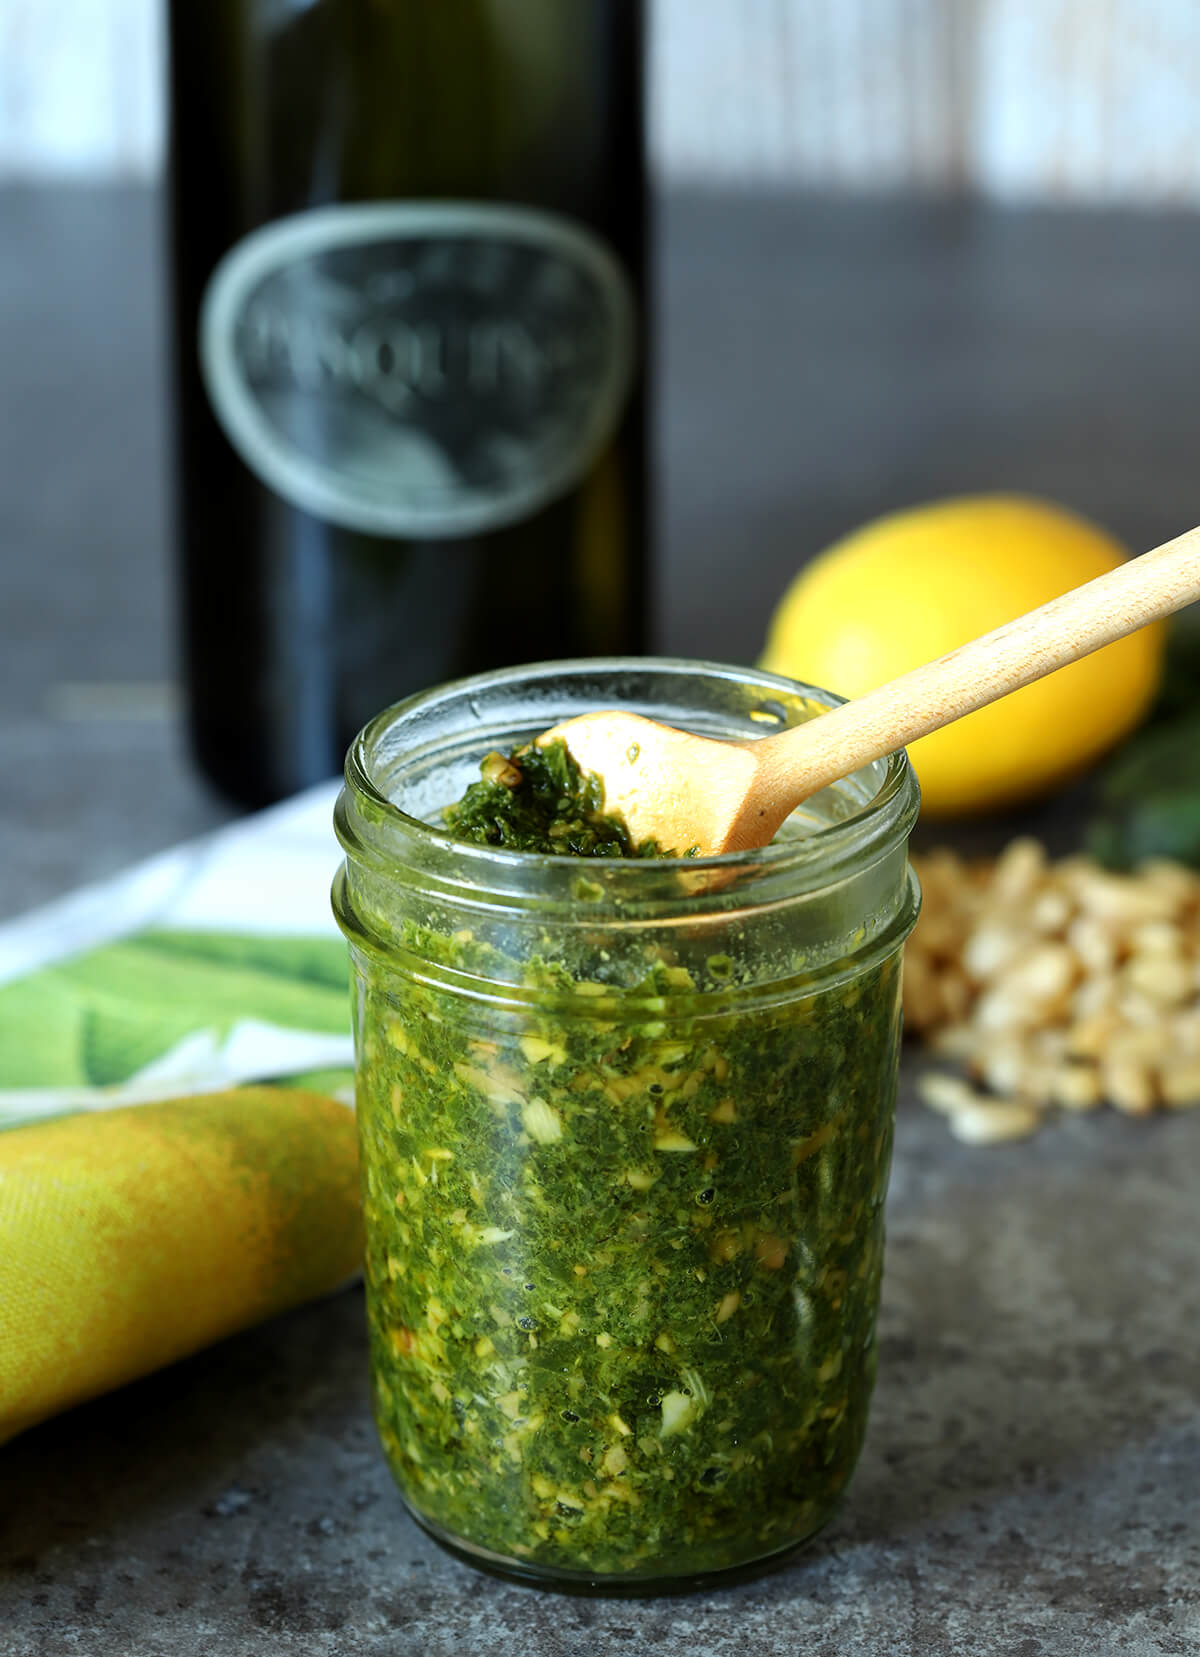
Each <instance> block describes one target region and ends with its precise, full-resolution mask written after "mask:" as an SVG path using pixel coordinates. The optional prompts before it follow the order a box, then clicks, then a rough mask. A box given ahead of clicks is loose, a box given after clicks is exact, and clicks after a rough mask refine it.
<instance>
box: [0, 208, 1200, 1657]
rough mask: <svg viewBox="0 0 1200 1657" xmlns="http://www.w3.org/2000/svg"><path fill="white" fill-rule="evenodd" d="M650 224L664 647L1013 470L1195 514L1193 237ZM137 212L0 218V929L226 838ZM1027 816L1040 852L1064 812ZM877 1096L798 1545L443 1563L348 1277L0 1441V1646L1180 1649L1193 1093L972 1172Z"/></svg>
mask: <svg viewBox="0 0 1200 1657" xmlns="http://www.w3.org/2000/svg"><path fill="white" fill-rule="evenodd" d="M665 224H666V237H665V243H664V260H663V293H664V304H663V320H664V330H663V332H664V339H665V351H664V363H663V375H662V382H661V383H662V410H663V418H662V424H661V439H660V445H661V475H662V478H663V525H664V555H663V560H662V563H661V566H660V615H661V618H662V620H661V624H660V641H661V642H662V643H663V644H664V645H665V646H666V647H667V648H670V649H676V650H682V651H685V652H688V653H693V654H713V655H723V656H727V657H730V658H733V659H738V658H742V659H745V658H747V657H749V656H750V655H752V654H753V653H754V651H755V649H756V648H757V644H758V640H759V634H760V632H761V625H762V619H763V616H764V614H765V608H766V606H767V605H769V603H770V602H771V600H772V599H773V597H774V596H775V594H776V593H777V592H778V591H779V590H780V588H781V587H782V585H783V582H784V581H785V580H786V579H787V576H788V574H789V573H790V571H791V569H792V567H793V565H794V564H795V563H796V562H797V561H798V560H799V559H800V558H801V557H802V556H804V555H805V554H806V553H807V552H809V551H811V550H813V549H814V548H815V547H816V546H818V545H820V544H821V542H822V541H824V540H825V539H826V538H828V536H829V535H831V534H833V533H835V532H837V531H838V530H840V529H842V528H846V527H849V526H850V525H851V524H852V523H853V522H855V521H856V520H858V519H860V518H861V517H863V516H864V515H865V514H866V513H867V512H869V511H873V510H877V509H879V508H881V507H884V506H891V505H899V504H903V503H904V502H905V501H907V500H912V499H919V498H921V497H922V496H925V495H929V494H932V493H936V492H939V491H942V490H947V489H954V488H976V487H983V486H989V485H1000V484H1017V483H1020V484H1023V485H1025V486H1027V487H1036V488H1040V489H1042V490H1045V491H1046V492H1048V493H1050V494H1053V495H1056V496H1058V497H1059V498H1062V499H1065V500H1068V501H1070V502H1073V503H1074V504H1076V505H1078V506H1080V507H1083V508H1085V509H1088V510H1091V511H1093V512H1095V513H1096V514H1097V515H1099V516H1100V517H1102V518H1104V519H1105V520H1106V521H1107V522H1109V523H1111V524H1112V525H1113V526H1114V527H1115V528H1117V529H1118V530H1120V531H1121V532H1122V533H1124V534H1125V535H1127V536H1128V537H1129V539H1130V540H1131V541H1132V542H1134V543H1135V544H1149V543H1150V542H1151V541H1153V540H1154V539H1157V538H1161V536H1163V535H1166V534H1168V533H1170V532H1171V531H1172V530H1176V529H1178V528H1180V527H1182V523H1183V520H1184V519H1186V518H1188V517H1189V516H1190V515H1192V514H1193V513H1194V509H1195V497H1194V478H1195V458H1194V457H1195V447H1196V438H1197V435H1198V429H1200V415H1197V413H1196V411H1195V399H1194V390H1193V388H1194V383H1195V370H1196V363H1197V359H1198V357H1200V307H1198V306H1197V305H1196V303H1195V292H1196V273H1197V272H1200V224H1197V223H1194V222H1193V221H1192V220H1190V219H1186V218H1179V219H1159V218H1144V219H1143V218H1140V217H1138V216H1136V215H1130V216H1126V217H1120V216H1105V217H1103V218H1096V217H1090V216H1088V215H1083V214H1079V215H1069V214H1006V213H1002V212H997V211H989V212H980V211H975V210H971V209H968V208H942V209H937V210H934V209H929V208H924V207H908V208H905V207H903V206H899V205H891V206H889V207H887V208H876V207H872V206H870V205H852V206H841V207H834V206H828V205H822V204H811V203H808V204H806V203H802V202H794V201H788V200H784V199H779V200H774V201H772V200H762V201H740V200H733V199H719V198H713V199H708V200H706V199H703V198H695V199H683V200H679V201H672V202H671V203H669V204H668V211H667V213H666V215H665ZM154 230H155V203H154V201H153V198H151V197H150V196H148V195H142V194H139V193H137V192H122V191H115V190H114V191H109V192H97V193H95V194H92V193H89V192H87V191H72V190H63V191H57V192H32V193H30V192H19V191H8V192H4V191H0V364H2V372H0V774H2V775H3V786H2V788H0V916H2V915H6V914H13V913H16V912H17V911H18V910H20V909H23V908H25V907H28V906H29V905H30V904H31V903H33V902H34V901H38V900H41V899H43V898H46V897H50V896H53V895H54V894H55V893H57V892H59V891H62V890H64V889H66V888H68V887H69V886H71V885H73V884H75V883H76V882H77V881H79V880H81V879H84V878H90V877H93V876H96V875H101V874H104V873H108V872H111V871H112V870H114V869H116V868H118V867H120V866H122V865H123V864H125V863H127V862H129V861H130V860H131V859H133V858H135V857H137V856H140V855H142V854H144V853H146V852H149V851H152V850H154V849H156V848H157V847H159V846H162V845H166V844H169V843H170V842H172V841H173V840H175V839H178V838H180V837H181V836H182V835H184V834H189V833H194V832H199V831H201V830H202V829H204V828H205V827H207V826H210V825H212V824H213V823H215V822H217V821H219V820H221V819H222V818H223V817H224V816H225V815H226V808H225V807H224V806H223V805H222V804H221V803H220V802H219V801H217V800H215V799H214V798H213V797H212V796H211V795H210V794H209V793H208V792H207V790H206V789H205V788H204V786H203V784H202V783H201V782H199V780H198V779H197V778H196V777H195V775H194V773H192V771H191V770H190V768H189V766H188V764H187V761H186V757H185V756H184V754H183V752H182V750H181V746H180V738H179V730H178V724H177V721H176V718H175V716H174V715H172V714H171V713H170V711H169V707H168V706H167V704H166V703H165V701H164V699H163V697H162V696H161V694H160V693H159V692H158V691H157V690H156V689H155V688H154V687H155V686H160V685H162V684H163V683H164V682H167V683H169V681H170V678H171V674H172V653H171V649H170V627H169V620H168V618H169V610H170V601H169V560H168V558H167V556H166V550H165V545H164V529H163V511H162V502H163V494H162V462H163V441H162V423H163V415H162V407H161V402H160V399H159V394H158V391H159V367H158V363H159V355H158V352H159V334H158V326H159V325H158V315H159V312H158V306H157V290H156V287H155V269H154V263H153V250H154V246H155V242H154ZM80 682H82V683H85V684H93V685H94V684H101V685H108V686H112V685H114V684H117V685H125V686H132V687H133V692H132V696H131V700H130V699H127V701H126V707H125V713H124V715H123V716H121V717H117V716H116V712H115V711H114V710H113V708H112V707H111V706H110V709H109V714H108V716H104V710H103V707H100V708H99V710H98V709H97V706H96V698H94V697H93V698H92V706H91V708H90V710H89V712H90V716H89V717H87V718H81V717H80V712H81V706H80V700H79V698H78V697H77V696H75V695H74V693H72V692H71V691H70V686H71V685H72V684H78V683H80ZM64 685H65V686H66V687H67V690H66V691H65V692H64V690H63V687H64ZM139 687H140V689H139ZM86 702H87V698H86V697H85V698H84V703H85V704H86ZM98 712H99V715H100V716H99V717H98V716H97V713H98ZM131 712H133V713H136V715H137V717H136V718H130V717H128V715H129V714H130V713H131ZM1023 821H1024V822H1027V823H1028V822H1031V823H1032V824H1033V825H1034V826H1035V827H1037V828H1039V830H1041V831H1043V832H1046V833H1048V834H1050V835H1051V836H1052V837H1053V838H1054V839H1055V841H1056V842H1057V843H1058V844H1060V845H1063V844H1069V843H1070V840H1071V837H1072V835H1073V833H1074V830H1075V826H1076V823H1077V815H1076V802H1075V801H1072V800H1068V801H1066V802H1062V801H1060V802H1059V803H1058V804H1057V805H1056V806H1055V807H1054V808H1052V809H1048V810H1047V811H1045V812H1042V813H1039V814H1036V815H1034V816H1033V817H1030V818H1026V819H1024V820H1023ZM1012 827H1013V823H1012V822H1009V823H992V824H987V825H984V826H983V827H981V828H978V829H977V830H975V831H974V833H973V838H974V839H975V841H976V842H980V843H981V842H984V841H986V840H988V839H989V837H990V838H992V839H996V838H998V837H999V836H1001V835H1003V834H1007V833H1009V832H1011V829H1012ZM912 1076H913V1063H912V1060H911V1059H910V1060H906V1065H905V1074H904V1086H903V1088H902V1099H901V1110H900V1120H899V1125H898V1133H897V1152H896V1167H895V1174H894V1178H893V1186H892V1193H891V1197H890V1201H889V1215H890V1232H889V1247H888V1268H887V1281H886V1287H885V1294H884V1309H883V1319H882V1326H881V1365H880V1382H879V1387H878V1391H877V1394H876V1403H875V1409H874V1416H873V1421H872V1427H871V1431H870V1435H869V1438H868V1443H867V1448H866V1451H865V1453H864V1457H863V1461H862V1464H861V1466H860V1469H859V1472H858V1474H857V1477H856V1479H855V1481H854V1483H853V1486H852V1488H851V1491H850V1494H849V1496H848V1498H847V1501H846V1503H845V1505H844V1507H843V1509H842V1510H841V1512H840V1514H839V1515H838V1516H837V1518H836V1519H835V1520H834V1522H833V1523H832V1524H831V1525H830V1527H829V1528H828V1529H827V1531H826V1532H825V1533H824V1534H823V1536H822V1537H820V1538H819V1539H818V1540H817V1542H816V1543H815V1544H814V1545H813V1546H812V1547H811V1548H810V1549H809V1550H808V1552H807V1553H806V1554H804V1555H803V1556H802V1557H801V1558H799V1559H798V1560H797V1561H796V1562H795V1563H793V1564H791V1565H789V1566H788V1567H786V1568H785V1569H783V1570H781V1571H779V1572H778V1573H776V1574H775V1575H773V1576H770V1577H768V1578H764V1579H762V1580H760V1581H758V1582H754V1583H748V1584H745V1585H742V1586H739V1587H735V1588H730V1589H726V1590H722V1591H719V1592H718V1591H714V1592H709V1593H704V1594H698V1595H688V1596H683V1597H681V1598H677V1599H669V1600H660V1601H644V1600H632V1601H599V1600H577V1599H568V1598H564V1597H562V1596H556V1595H541V1594H538V1593H537V1592H535V1591H532V1590H528V1589H523V1588H519V1587H515V1586H509V1585H506V1584H504V1583H501V1582H498V1581H494V1580H492V1579H489V1578H485V1577H481V1576H479V1575H477V1574H476V1573H474V1572H473V1571H471V1570H469V1569H468V1568H467V1567H465V1566H462V1565H459V1564H458V1563H456V1562H455V1561H453V1560H451V1559H449V1558H447V1557H446V1556H445V1555H444V1554H442V1553H441V1552H440V1551H439V1550H438V1549H437V1548H436V1547H435V1546H434V1545H433V1544H432V1543H430V1542H429V1541H428V1540H427V1539H426V1538H425V1537H424V1536H423V1534H422V1533H421V1532H420V1531H418V1530H417V1529H416V1527H415V1526H414V1525H413V1524H412V1522H411V1521H410V1520H409V1519H408V1518H407V1517H406V1516H405V1514H404V1512H403V1510H402V1508H401V1506H400V1503H399V1500H398V1497H397V1496H396V1494H395V1492H394V1490H393V1489H392V1487H391V1485H390V1482H389V1477H388V1474H387V1472H386V1470H385V1468H384V1466H383V1463H382V1461H381V1459H380V1457H379V1455H378V1454H377V1452H376V1449H375V1445H374V1441H373V1430H372V1427H371V1423H370V1419H369V1414H368V1410H367V1403H366V1389H365V1373H364V1372H365V1355H364V1342H363V1335H362V1317H361V1305H360V1301H359V1296H358V1294H357V1292H355V1291H351V1292H348V1293H346V1294H343V1295H341V1296H338V1297H335V1298H333V1299H331V1300H328V1301H326V1302H323V1303H321V1304H319V1305H315V1306H312V1307H309V1308H306V1309H305V1310H303V1311H300V1312H297V1313H295V1314H293V1315H292V1316H290V1317H287V1318H284V1319H280V1320H278V1321H276V1322H275V1323H273V1324H271V1325H269V1326H267V1327H264V1328H262V1329H260V1330H257V1331H255V1332H252V1333H250V1334H248V1335H245V1336H242V1337H239V1338H238V1339H236V1340H233V1341H229V1342H227V1343H225V1344H224V1345H222V1346H220V1347H217V1348H214V1349H213V1350H211V1351H209V1352H206V1353H203V1354H201V1355H200V1356H198V1357H197V1358H195V1359H193V1360H191V1361H190V1362H188V1363H185V1364H181V1365H178V1366H176V1367H175V1368H173V1369H171V1370H169V1371H167V1372H164V1373H163V1374H160V1375H158V1376H155V1377H152V1378H150V1379H149V1380H147V1381H145V1382H142V1383H140V1384H139V1385H137V1386H135V1387H131V1388H127V1389H125V1390H124V1391H123V1392H121V1393H118V1394H115V1395H113V1396H111V1397H109V1398H106V1399H103V1400H100V1401H99V1402H97V1403H95V1404H93V1405H90V1406H87V1407H86V1408H84V1409H80V1410H77V1411H75V1412H73V1413H71V1414H70V1415H68V1416H65V1417H63V1418H61V1419H59V1420H57V1421H54V1422H51V1423H49V1424H47V1425H46V1426H44V1427H42V1428H40V1429H38V1430H37V1431H35V1432H32V1433H29V1434H27V1435H25V1436H24V1437H22V1438H20V1439H18V1440H16V1441H15V1442H14V1443H12V1444H11V1445H9V1446H8V1447H6V1448H4V1449H2V1450H0V1657H26V1654H27V1653H28V1654H30V1657H32V1654H37V1657H42V1654H45V1657H60V1654H62V1657H66V1654H68V1653H69V1654H71V1657H127V1654H132V1653H137V1654H138V1657H142V1654H145V1657H180V1654H184V1653H187V1654H189V1657H190V1654H198V1657H199V1654H202V1657H246V1654H257V1653H260V1652H261V1653H276V1652H296V1653H310V1652H312V1653H325V1652H336V1653H341V1652H347V1653H359V1652H361V1653H364V1654H366V1657H374V1654H376V1653H378V1654H380V1657H382V1654H384V1653H387V1654H394V1657H423V1654H425V1653H429V1654H431V1657H443V1654H446V1657H449V1654H451V1653H453V1654H454V1657H475V1654H479V1657H483V1654H484V1653H488V1654H493V1653H494V1654H495V1657H510V1654H511V1657H568V1654H569V1657H574V1654H576V1653H579V1654H584V1653H587V1654H595V1657H609V1654H615V1653H627V1652H628V1653H640V1652H641V1651H643V1650H644V1651H650V1652H654V1653H661V1654H662V1657H683V1654H685V1653H687V1654H690V1653H693V1652H695V1651H698V1650H702V1651H707V1652H712V1653H714V1654H716V1657H720V1654H724V1653H730V1654H733V1653H736V1654H738V1657H768V1654H770V1657H774V1654H776V1653H778V1654H781V1657H791V1654H792V1653H813V1654H816V1657H847V1654H858V1653H861V1654H863V1657H876V1654H878V1657H884V1654H886V1657H926V1654H928V1657H941V1654H943V1653H945V1654H955V1657H957V1654H959V1653H972V1654H974V1653H988V1654H991V1653H997V1654H1000V1657H1060V1654H1061V1657H1068V1654H1072V1657H1073V1654H1075V1653H1081V1654H1086V1657H1092V1654H1095V1657H1109V1654H1113V1657H1115V1654H1117V1653H1122V1654H1132V1657H1159V1654H1163V1657H1167V1654H1172V1657H1175V1654H1183V1657H1186V1654H1188V1653H1193V1652H1200V1112H1192V1113H1187V1114H1179V1115H1175V1116H1171V1117H1164V1118H1161V1119H1155V1120H1152V1121H1149V1122H1143V1123H1137V1122H1130V1121H1126V1120H1124V1119H1122V1118H1118V1117H1116V1116H1114V1115H1111V1114H1102V1115H1096V1116H1094V1117H1087V1118H1081V1119H1073V1120H1068V1121H1064V1122H1062V1123H1061V1124H1058V1125H1055V1126H1053V1127H1052V1128H1050V1129H1049V1130H1047V1131H1046V1132H1045V1133H1044V1134H1043V1135H1042V1136H1041V1137H1040V1138H1038V1139H1037V1140H1036V1141H1033V1142H1032V1143H1030V1144H1027V1145H1023V1146H1016V1147H1011V1148H1007V1149H1004V1150H993V1151H983V1150H970V1149H967V1148H965V1147H961V1146H958V1145H956V1144H954V1142H953V1141H951V1140H950V1139H949V1138H948V1136H947V1135H946V1132H945V1129H944V1127H943V1125H942V1124H941V1122H940V1121H938V1120H937V1119H935V1118H933V1117H930V1116H929V1115H927V1114H926V1113H925V1112H923V1111H921V1110H920V1109H919V1107H917V1106H916V1104H915V1103H914V1101H913V1097H912V1088H911V1082H912Z"/></svg>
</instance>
